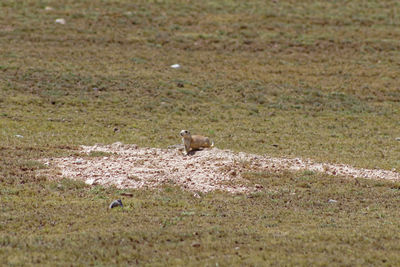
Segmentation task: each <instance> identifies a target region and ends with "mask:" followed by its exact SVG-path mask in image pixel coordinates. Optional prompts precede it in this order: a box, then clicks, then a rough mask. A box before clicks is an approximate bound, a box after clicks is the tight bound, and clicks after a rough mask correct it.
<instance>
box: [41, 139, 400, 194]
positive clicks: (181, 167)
mask: <svg viewBox="0 0 400 267" xmlns="http://www.w3.org/2000/svg"><path fill="white" fill-rule="evenodd" d="M81 150H82V157H66V158H54V159H45V160H44V161H45V164H46V165H50V166H53V167H54V168H58V169H59V170H60V172H59V175H60V176H63V177H68V178H72V179H78V180H83V181H85V182H86V183H87V184H90V185H93V184H101V185H115V186H117V187H119V188H145V187H148V188H149V187H150V188H152V187H157V186H160V185H162V184H176V185H179V186H181V187H182V188H184V189H187V190H190V191H194V192H196V191H198V192H209V191H214V190H223V191H228V192H232V193H242V192H251V191H254V190H257V189H258V188H257V187H258V186H257V185H256V186H255V187H254V188H249V187H247V186H246V184H247V183H246V180H244V179H243V178H242V173H243V172H245V171H273V172H279V171H282V170H289V171H298V170H310V171H315V172H323V173H327V174H329V175H340V176H347V177H354V178H369V179H390V180H399V179H400V174H399V173H397V172H393V171H387V170H371V169H357V168H353V167H351V166H347V165H343V164H326V163H315V162H312V161H311V160H303V159H299V158H295V159H286V158H272V157H268V156H260V155H254V154H247V153H243V152H240V153H234V152H232V151H229V150H221V149H217V148H212V149H205V150H202V151H196V153H194V154H192V155H189V156H184V155H183V154H182V152H181V151H179V150H178V149H176V148H174V149H159V148H139V147H138V146H136V145H124V144H122V143H115V144H112V145H95V146H81Z"/></svg>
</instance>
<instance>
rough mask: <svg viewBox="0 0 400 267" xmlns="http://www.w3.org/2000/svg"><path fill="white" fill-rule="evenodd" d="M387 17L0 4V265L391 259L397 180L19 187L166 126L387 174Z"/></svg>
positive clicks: (393, 56)
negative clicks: (198, 189) (202, 190)
mask: <svg viewBox="0 0 400 267" xmlns="http://www.w3.org/2000/svg"><path fill="white" fill-rule="evenodd" d="M46 7H50V8H46ZM59 18H63V19H65V22H66V23H65V24H60V23H56V22H55V21H56V19H59ZM399 22H400V3H399V2H398V1H363V0H355V1H341V0H338V1H287V0H282V1H261V0H254V1H233V0H224V1H216V0H207V1H178V0H171V1H169V0H154V1H128V0H109V1H100V0H98V1H83V0H68V1H67V0H61V1H52V0H43V1H36V0H25V1H14V0H2V1H0V200H1V201H0V211H1V212H0V264H1V265H8V266H23V265H27V266H30V265H34V264H37V265H47V266H54V265H68V266H69V265H77V266H88V265H101V266H109V265H113V264H116V265H118V264H119V265H133V264H141V265H152V266H154V265H169V266H173V265H196V266H197V265H198V266H214V265H219V266H229V265H245V266H251V265H253V266H262V265H267V264H270V265H305V266H306V265H325V266H326V265H330V264H332V265H346V266H355V265H360V266H365V265H388V266H395V265H399V264H400V254H399V253H398V251H399V250H400V242H399V240H400V234H399V233H400V231H399V230H400V223H399V222H400V215H399V212H398V207H399V204H400V182H398V181H372V180H362V179H351V178H349V177H330V176H327V175H322V174H317V173H312V172H304V173H303V172H300V173H289V172H282V173H271V172H267V171H265V172H261V173H260V172H252V171H251V170H249V172H248V173H246V174H245V178H246V179H247V180H248V183H249V184H258V185H260V188H261V190H260V191H259V192H257V193H253V194H250V195H246V194H238V195H232V194H228V193H224V192H213V193H208V194H200V198H198V197H194V196H193V193H191V192H187V191H184V190H181V189H179V188H177V187H175V186H173V185H167V186H165V187H163V188H160V190H118V189H116V188H103V187H100V186H87V185H85V184H84V183H81V182H77V181H72V180H69V179H63V180H61V181H60V180H54V179H52V178H54V177H47V176H43V175H37V173H38V170H41V169H45V168H48V167H47V166H46V165H44V164H42V163H40V162H39V161H38V160H39V159H40V158H44V157H47V158H49V157H61V156H68V155H76V154H77V153H78V152H79V151H78V147H79V145H81V144H84V145H93V144H95V143H105V144H110V143H113V142H116V141H121V142H123V143H130V144H137V145H139V146H149V147H164V148H165V147H167V146H168V145H173V144H177V143H179V142H180V139H179V136H178V133H179V131H180V130H181V129H189V130H191V131H192V132H193V133H201V134H204V135H208V136H210V137H211V138H212V139H213V140H215V144H216V146H217V147H218V148H223V149H231V150H234V151H245V152H250V153H257V154H267V155H271V156H287V157H304V158H311V159H313V160H315V161H321V162H332V163H346V164H350V165H353V166H357V167H361V168H382V169H388V170H391V169H395V170H400V142H398V141H396V138H398V137H399V136H400V130H399V129H400V121H399V117H400V88H399V84H400V78H399V75H398V69H399V64H400V63H399V62H400V61H399V60H400V44H399V41H398V40H399V38H400V30H399V26H400V25H399ZM172 64H180V66H181V67H180V68H177V69H174V68H171V67H170V66H171V65H172ZM89 156H90V157H96V156H104V154H103V153H94V154H92V155H89ZM117 198H121V199H122V201H123V203H124V206H125V207H124V208H123V209H122V208H115V209H112V210H108V209H107V208H108V205H109V204H110V203H111V201H112V200H114V199H117ZM330 200H331V201H330ZM333 200H335V201H336V202H335V201H333Z"/></svg>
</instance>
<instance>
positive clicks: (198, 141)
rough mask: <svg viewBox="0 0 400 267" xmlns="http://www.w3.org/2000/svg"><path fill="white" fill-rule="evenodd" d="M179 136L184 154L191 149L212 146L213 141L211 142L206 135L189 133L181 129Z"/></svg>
mask: <svg viewBox="0 0 400 267" xmlns="http://www.w3.org/2000/svg"><path fill="white" fill-rule="evenodd" d="M180 136H182V142H183V145H184V146H185V151H186V154H188V153H189V151H191V150H196V149H200V148H206V147H213V146H214V142H211V141H210V139H209V138H208V137H205V136H201V135H191V134H190V132H189V131H187V130H182V131H181V132H180Z"/></svg>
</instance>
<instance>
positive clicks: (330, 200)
mask: <svg viewBox="0 0 400 267" xmlns="http://www.w3.org/2000/svg"><path fill="white" fill-rule="evenodd" d="M328 203H337V200H334V199H329V200H328Z"/></svg>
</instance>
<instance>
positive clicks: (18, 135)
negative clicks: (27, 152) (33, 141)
mask: <svg viewBox="0 0 400 267" xmlns="http://www.w3.org/2000/svg"><path fill="white" fill-rule="evenodd" d="M15 137H17V138H24V137H23V136H22V135H20V134H16V135H15Z"/></svg>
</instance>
